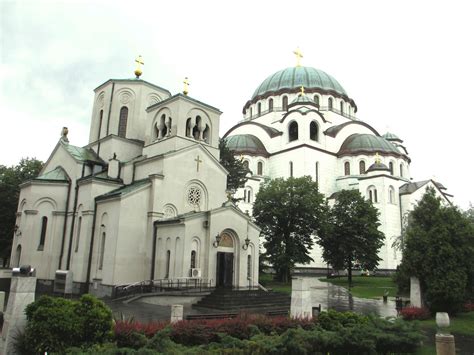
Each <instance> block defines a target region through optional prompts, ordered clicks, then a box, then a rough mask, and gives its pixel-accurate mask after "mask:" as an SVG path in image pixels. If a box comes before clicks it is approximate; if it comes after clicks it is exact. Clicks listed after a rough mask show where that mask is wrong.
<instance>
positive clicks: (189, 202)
mask: <svg viewBox="0 0 474 355" xmlns="http://www.w3.org/2000/svg"><path fill="white" fill-rule="evenodd" d="M220 114H221V112H220V111H219V110H218V109H216V108H214V107H212V106H209V105H207V104H204V103H201V102H199V101H197V100H194V99H192V98H190V97H188V96H186V95H182V94H177V95H174V96H171V94H170V93H169V92H168V91H167V90H165V89H162V88H160V87H158V86H155V85H153V84H150V83H148V82H145V81H143V80H140V79H132V80H109V81H107V82H105V83H104V84H102V85H101V86H99V87H98V88H97V89H96V90H95V98H94V106H93V109H92V119H91V129H90V138H89V144H88V145H87V146H86V147H76V146H73V145H71V144H69V142H68V140H67V135H65V136H63V137H62V138H61V139H60V141H59V142H58V144H57V146H56V148H55V149H54V151H53V153H52V154H51V156H50V158H49V159H48V161H47V162H46V164H45V166H44V168H43V170H42V171H41V173H40V176H39V177H38V178H36V179H33V180H31V181H29V182H27V183H25V184H24V185H22V187H21V192H20V201H19V207H18V213H17V226H18V231H20V232H17V233H16V235H15V237H14V241H13V248H12V258H11V260H12V264H13V265H12V266H16V265H21V264H31V265H33V266H34V267H35V268H36V270H37V274H36V275H37V277H38V280H39V282H40V283H42V284H43V285H45V287H46V286H47V287H49V288H51V287H50V286H51V285H52V283H53V280H54V278H55V273H56V271H57V270H69V271H72V274H73V281H74V286H75V291H76V292H84V291H87V290H89V292H92V293H96V294H98V295H110V294H111V293H112V292H113V288H114V286H117V285H123V284H131V283H135V282H140V281H145V280H163V279H165V280H173V281H177V280H181V281H182V282H183V281H185V280H187V279H189V278H193V279H200V280H202V281H204V282H206V283H210V284H211V285H212V286H234V287H247V286H249V285H251V286H255V285H257V284H258V243H259V229H258V228H257V227H256V226H255V225H254V224H253V223H252V221H251V219H250V218H249V217H248V216H247V215H246V214H245V213H243V212H241V211H240V210H239V209H238V208H237V207H236V206H234V205H233V204H232V203H230V202H228V201H227V200H228V197H227V194H226V179H227V174H228V172H227V171H226V170H225V169H224V168H223V167H222V166H221V164H220V163H219V150H218V141H219V135H218V134H219V119H220ZM218 235H219V236H220V237H221V241H220V243H217V242H216V236H218Z"/></svg>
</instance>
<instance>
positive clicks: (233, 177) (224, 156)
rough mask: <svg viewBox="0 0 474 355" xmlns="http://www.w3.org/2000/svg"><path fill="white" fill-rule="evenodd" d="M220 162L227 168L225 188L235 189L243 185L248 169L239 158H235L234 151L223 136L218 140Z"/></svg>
mask: <svg viewBox="0 0 474 355" xmlns="http://www.w3.org/2000/svg"><path fill="white" fill-rule="evenodd" d="M219 151H220V163H221V164H222V166H223V167H224V168H226V169H227V171H228V172H229V175H227V190H230V191H236V190H237V189H238V188H239V187H244V185H245V182H246V181H247V178H246V177H245V176H246V175H247V173H248V169H246V168H245V166H244V163H243V162H242V161H240V160H239V159H235V157H234V153H233V152H232V151H231V150H230V149H229V147H228V146H227V144H226V140H225V138H222V139H220V140H219Z"/></svg>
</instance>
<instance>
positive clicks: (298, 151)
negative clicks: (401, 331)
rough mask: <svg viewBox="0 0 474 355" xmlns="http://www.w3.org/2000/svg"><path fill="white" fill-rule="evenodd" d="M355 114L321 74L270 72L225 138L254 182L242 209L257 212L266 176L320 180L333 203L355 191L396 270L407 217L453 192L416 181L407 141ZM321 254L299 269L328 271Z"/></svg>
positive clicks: (242, 193) (385, 265)
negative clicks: (371, 212) (421, 203)
mask: <svg viewBox="0 0 474 355" xmlns="http://www.w3.org/2000/svg"><path fill="white" fill-rule="evenodd" d="M302 86H303V90H304V92H301V87H302ZM285 101H286V102H285ZM356 111H357V106H356V105H355V102H354V101H353V100H352V99H350V98H349V97H348V95H347V94H346V92H345V91H344V89H343V88H342V86H341V85H340V84H339V83H338V82H337V81H336V80H335V79H334V78H332V77H331V76H329V75H327V74H326V73H324V72H322V71H320V70H317V69H314V68H308V67H294V68H287V69H284V70H281V71H279V72H277V73H274V74H272V75H270V76H269V77H268V78H267V79H265V80H264V81H263V82H262V84H261V85H260V86H259V87H258V88H257V90H256V91H255V93H254V95H253V96H252V98H251V99H250V100H249V101H248V102H247V103H246V104H245V106H244V110H243V120H242V121H240V122H239V123H238V124H237V125H235V126H234V127H232V128H231V129H230V130H228V132H227V133H226V134H225V136H224V137H226V140H227V143H228V146H229V148H230V149H231V150H233V151H234V153H235V155H236V156H239V157H241V158H242V159H244V161H246V162H248V167H249V169H250V171H251V173H250V176H251V179H250V180H249V181H248V182H247V185H246V186H245V188H243V189H240V190H239V191H237V192H236V197H238V198H242V199H243V200H242V201H241V202H240V203H239V207H240V208H241V209H242V210H244V211H250V212H251V210H252V203H253V201H254V200H253V199H254V198H255V195H256V194H257V193H258V188H259V186H260V183H261V182H262V181H263V179H264V178H277V177H283V178H288V177H290V176H294V177H299V176H304V175H308V176H311V177H312V178H313V180H315V181H317V182H318V183H319V189H320V191H321V192H322V193H323V194H324V195H325V196H326V197H327V198H329V199H330V200H331V199H333V198H334V196H335V193H337V191H340V190H342V189H356V190H358V191H359V192H360V193H361V194H362V196H365V197H366V198H367V199H371V200H372V202H373V203H374V206H376V207H377V208H378V210H379V212H380V216H379V219H380V223H381V225H380V230H381V231H382V232H383V233H384V234H385V243H384V246H383V247H382V248H381V250H380V257H381V259H382V261H381V262H380V263H379V269H395V268H396V266H397V264H398V263H399V262H400V261H401V255H399V254H398V255H397V253H396V251H395V250H394V249H393V248H392V244H393V242H394V239H395V238H396V237H398V236H400V234H401V229H402V220H403V216H404V215H405V213H406V212H407V211H409V210H411V209H412V208H413V206H414V204H415V202H416V201H417V200H419V199H420V198H421V196H422V195H423V193H424V192H425V191H426V187H428V186H432V187H434V188H435V189H436V191H437V193H438V195H439V196H441V197H442V199H443V200H444V202H445V203H449V200H448V197H449V196H450V195H448V194H447V193H446V192H445V188H444V187H443V186H442V185H440V184H439V183H436V182H433V181H430V180H428V181H423V182H418V183H414V182H412V181H411V180H412V179H411V176H410V164H411V159H410V157H409V156H408V153H407V150H406V148H405V147H404V146H403V145H402V143H403V141H402V140H401V139H399V138H398V137H396V136H395V135H393V134H390V133H386V134H384V135H383V136H381V135H380V134H379V133H378V132H377V131H376V130H375V129H374V128H373V127H371V126H370V125H369V124H367V123H366V122H363V121H361V120H359V119H357V118H356V117H355V113H356ZM295 126H297V130H295V128H294V127H295ZM296 132H297V133H296ZM376 161H378V164H375V162H376ZM259 163H260V164H261V165H260V167H259V165H258V164H259ZM246 164H247V163H246ZM249 191H250V192H251V198H250V201H249V195H248V193H249ZM321 255H322V251H321V249H320V248H319V246H317V245H316V246H315V247H314V248H313V250H312V252H311V256H312V258H313V259H314V260H315V261H314V263H311V264H309V265H300V266H301V267H314V268H326V267H327V265H326V263H324V261H323V260H322V258H321Z"/></svg>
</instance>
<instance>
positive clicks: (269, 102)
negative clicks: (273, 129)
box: [268, 99, 273, 112]
mask: <svg viewBox="0 0 474 355" xmlns="http://www.w3.org/2000/svg"><path fill="white" fill-rule="evenodd" d="M268 111H270V112H272V111H273V99H270V100H268Z"/></svg>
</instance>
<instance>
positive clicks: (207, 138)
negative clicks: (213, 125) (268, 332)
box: [202, 125, 211, 144]
mask: <svg viewBox="0 0 474 355" xmlns="http://www.w3.org/2000/svg"><path fill="white" fill-rule="evenodd" d="M210 133H211V130H210V129H209V125H206V128H204V131H202V139H203V140H204V142H206V143H208V144H209V142H210Z"/></svg>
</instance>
